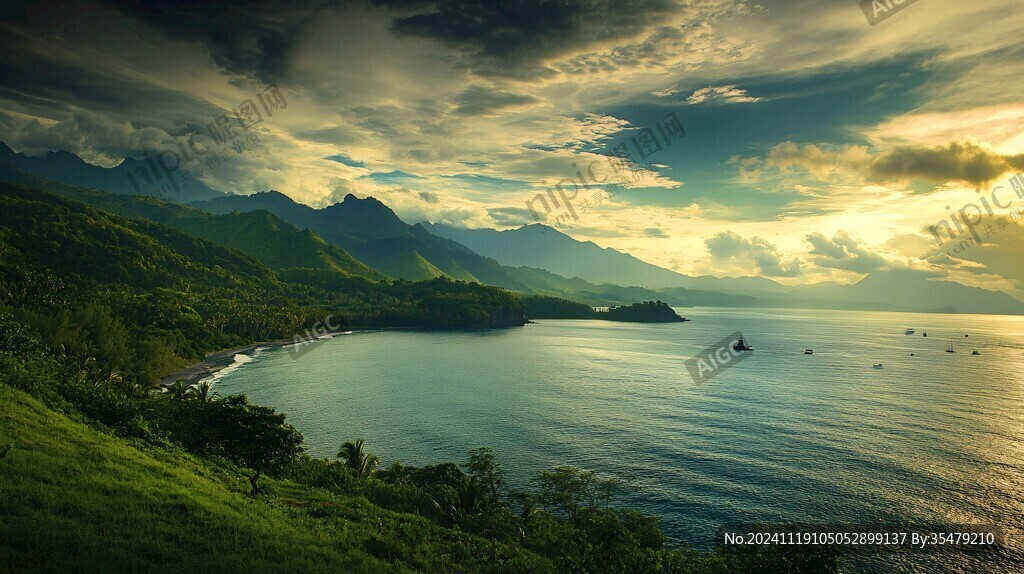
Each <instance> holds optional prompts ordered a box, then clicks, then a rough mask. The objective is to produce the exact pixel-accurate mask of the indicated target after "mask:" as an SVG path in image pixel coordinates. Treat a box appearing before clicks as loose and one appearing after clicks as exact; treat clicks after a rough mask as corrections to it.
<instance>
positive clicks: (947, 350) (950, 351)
mask: <svg viewBox="0 0 1024 574" xmlns="http://www.w3.org/2000/svg"><path fill="white" fill-rule="evenodd" d="M946 352H947V353H955V352H956V351H954V350H953V338H952V337H950V339H949V348H948V349H946Z"/></svg>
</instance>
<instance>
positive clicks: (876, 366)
mask: <svg viewBox="0 0 1024 574" xmlns="http://www.w3.org/2000/svg"><path fill="white" fill-rule="evenodd" d="M872 367H873V368H875V369H884V368H885V367H883V366H882V363H878V364H877V365H872Z"/></svg>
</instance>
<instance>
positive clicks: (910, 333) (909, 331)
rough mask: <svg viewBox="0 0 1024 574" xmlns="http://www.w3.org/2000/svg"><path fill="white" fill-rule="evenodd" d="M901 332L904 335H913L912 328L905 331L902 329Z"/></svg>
mask: <svg viewBox="0 0 1024 574" xmlns="http://www.w3.org/2000/svg"><path fill="white" fill-rule="evenodd" d="M903 334H904V335H913V334H914V330H913V329H907V330H906V331H903Z"/></svg>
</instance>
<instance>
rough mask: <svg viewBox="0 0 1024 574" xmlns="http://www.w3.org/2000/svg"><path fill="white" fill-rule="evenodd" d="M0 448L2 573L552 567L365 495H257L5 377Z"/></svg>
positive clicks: (0, 394)
mask: <svg viewBox="0 0 1024 574" xmlns="http://www.w3.org/2000/svg"><path fill="white" fill-rule="evenodd" d="M4 445H13V449H12V450H11V451H10V452H9V453H8V454H7V456H5V457H3V458H0V570H3V571H5V572H8V571H9V572H27V571H33V572H37V571H53V572H71V571H74V572H129V571H134V572H153V571H162V572H246V573H257V572H268V573H270V572H273V573H277V572H302V573H309V572H381V571H387V572H404V571H412V570H429V571H448V572H460V571H467V570H473V571H488V570H492V569H494V570H499V571H517V570H520V569H519V568H518V567H517V564H522V562H524V561H525V562H529V563H531V564H534V565H537V564H541V565H542V568H541V569H542V570H550V569H549V568H545V567H543V564H542V563H543V560H541V559H539V558H538V557H536V556H534V555H527V554H525V553H524V552H523V551H518V554H517V553H516V551H515V550H509V549H507V548H505V547H502V546H500V545H499V546H497V547H495V546H494V545H492V544H491V543H490V542H487V541H484V540H482V539H480V538H475V537H471V536H468V535H466V534H463V533H459V532H457V531H453V530H445V529H442V528H440V527H438V526H435V525H433V524H432V523H429V522H428V521H426V520H425V519H423V518H420V517H416V516H412V515H405V514H398V513H394V512H390V511H386V510H383V509H380V508H379V507H376V506H373V505H372V504H370V503H369V502H368V501H366V499H365V498H362V497H355V496H348V497H343V496H336V495H332V494H329V493H327V492H325V491H320V490H316V489H309V488H305V487H301V486H298V485H295V484H292V483H288V482H279V481H273V480H268V481H267V493H268V494H267V495H265V496H261V497H260V498H258V499H251V498H249V497H247V496H246V495H245V494H243V493H244V491H245V490H246V488H247V486H246V481H245V478H244V477H243V476H242V475H241V474H239V473H238V472H236V471H235V470H234V469H232V468H231V467H228V466H224V467H217V466H213V465H211V464H210V463H207V462H203V461H200V460H199V459H196V458H194V457H192V456H189V455H185V454H180V453H177V452H171V451H166V450H161V449H155V448H145V449H140V448H136V447H135V446H133V445H131V444H129V443H128V442H125V441H123V440H120V439H117V438H114V437H112V436H109V435H106V434H104V433H101V432H99V431H97V430H95V429H92V428H89V427H87V426H85V425H83V424H81V423H78V422H74V421H72V420H70V419H69V418H67V417H65V416H64V415H61V414H58V413H55V412H53V411H50V410H48V409H47V408H46V407H45V406H43V405H42V404H41V403H39V402H38V401H36V400H35V399H32V398H30V397H29V396H28V395H25V394H23V393H21V392H19V391H16V390H13V389H11V388H9V387H7V386H3V385H0V451H2V450H3V446H4ZM495 553H496V554H495ZM495 557H497V558H498V560H497V563H495V564H493V565H491V564H490V562H491V561H492V560H493V559H494V558H495ZM502 557H504V558H505V559H506V560H502ZM389 562H390V563H389Z"/></svg>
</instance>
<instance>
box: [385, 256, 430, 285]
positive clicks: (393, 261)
mask: <svg viewBox="0 0 1024 574" xmlns="http://www.w3.org/2000/svg"><path fill="white" fill-rule="evenodd" d="M377 265H378V267H379V268H380V270H381V271H383V272H385V273H387V274H388V275H390V276H391V277H397V278H399V279H405V280H406V281H423V280H426V279H434V278H436V277H442V276H446V275H445V273H444V272H443V271H441V270H440V269H438V268H437V267H434V265H433V264H432V263H430V262H429V261H427V260H426V259H424V258H423V256H422V255H420V254H419V253H417V252H416V251H403V252H401V253H396V254H394V255H391V256H388V257H381V258H380V259H378V260H377Z"/></svg>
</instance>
